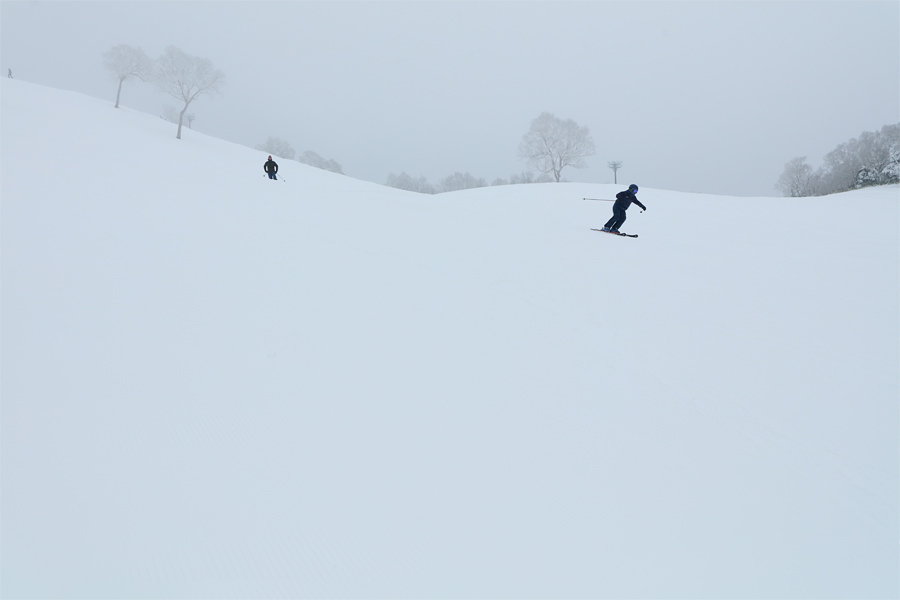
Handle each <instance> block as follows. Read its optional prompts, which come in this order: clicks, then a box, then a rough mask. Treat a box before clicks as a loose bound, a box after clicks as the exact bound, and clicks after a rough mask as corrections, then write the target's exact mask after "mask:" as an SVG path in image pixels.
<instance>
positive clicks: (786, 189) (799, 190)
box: [775, 156, 815, 198]
mask: <svg viewBox="0 0 900 600" xmlns="http://www.w3.org/2000/svg"><path fill="white" fill-rule="evenodd" d="M775 189H777V190H779V191H780V192H781V193H782V194H784V195H785V196H790V197H792V198H800V197H803V196H812V195H814V194H815V175H814V174H813V170H812V167H810V166H809V164H807V162H806V157H805V156H798V157H797V158H792V159H791V160H789V161H788V162H787V164H785V165H784V172H783V173H782V174H781V177H779V178H778V183H776V184H775Z"/></svg>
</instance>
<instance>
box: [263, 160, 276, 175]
mask: <svg viewBox="0 0 900 600" xmlns="http://www.w3.org/2000/svg"><path fill="white" fill-rule="evenodd" d="M263 171H265V172H266V173H268V174H269V179H278V178H277V177H275V173H277V172H278V163H277V162H275V161H274V160H272V157H271V156H269V160H267V161H266V164H265V165H263Z"/></svg>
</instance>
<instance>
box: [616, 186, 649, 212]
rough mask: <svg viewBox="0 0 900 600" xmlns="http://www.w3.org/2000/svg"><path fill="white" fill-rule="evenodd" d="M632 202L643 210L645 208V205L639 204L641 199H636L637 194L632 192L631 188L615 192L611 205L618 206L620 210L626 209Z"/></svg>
mask: <svg viewBox="0 0 900 600" xmlns="http://www.w3.org/2000/svg"><path fill="white" fill-rule="evenodd" d="M632 202H634V203H635V204H637V205H638V206H640V207H641V208H643V209H644V210H647V207H646V206H644V205H643V204H641V201H640V200H638V199H637V196H635V195H634V192H632V191H631V190H625V191H624V192H619V193H618V194H616V203H615V204H614V205H613V206H618V207H619V208H621V209H622V210H628V207H629V206H631V203H632Z"/></svg>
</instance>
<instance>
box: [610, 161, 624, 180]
mask: <svg viewBox="0 0 900 600" xmlns="http://www.w3.org/2000/svg"><path fill="white" fill-rule="evenodd" d="M606 166H607V167H609V168H610V169H612V172H613V183H619V178H618V177H617V176H616V172H617V171H618V170H619V169H621V168H622V161H620V160H613V161H610V162H608V163H606Z"/></svg>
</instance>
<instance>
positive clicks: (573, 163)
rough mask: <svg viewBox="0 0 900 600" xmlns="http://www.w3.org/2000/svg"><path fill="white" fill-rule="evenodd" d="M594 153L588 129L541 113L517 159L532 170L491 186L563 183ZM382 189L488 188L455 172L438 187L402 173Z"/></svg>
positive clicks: (436, 191) (437, 191) (392, 176)
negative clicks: (567, 172)
mask: <svg viewBox="0 0 900 600" xmlns="http://www.w3.org/2000/svg"><path fill="white" fill-rule="evenodd" d="M595 153H596V148H595V146H594V140H593V138H591V133H590V130H589V129H588V128H587V126H581V125H578V123H576V122H575V121H574V120H572V119H566V120H563V119H560V118H558V117H556V116H555V115H553V114H552V113H549V112H543V113H541V114H540V115H539V116H538V117H537V118H535V119H534V120H533V121H532V122H531V127H530V128H529V130H528V132H527V133H526V134H525V135H524V136H522V140H521V142H520V143H519V150H518V157H519V158H520V159H521V160H524V161H525V162H526V163H527V165H528V166H529V167H530V168H531V169H533V170H526V171H523V172H521V173H517V174H513V175H511V176H510V178H509V179H502V178H499V177H498V178H497V179H495V180H494V181H493V182H492V183H491V185H492V186H494V185H510V184H520V183H548V182H552V181H556V182H560V181H565V179H563V178H562V171H563V169H565V168H567V167H572V168H574V169H583V168H584V167H586V166H587V163H586V162H585V158H587V157H588V156H591V155H593V154H595ZM612 164H613V163H610V165H612ZM615 164H616V165H617V166H616V169H614V172H615V170H618V168H619V167H621V166H622V163H621V162H617V163H615ZM610 168H612V166H610ZM535 171H536V172H537V174H536V173H535ZM385 185H387V186H389V187H394V188H399V189H402V190H408V191H411V192H419V193H422V194H440V193H444V192H456V191H459V190H466V189H471V188H478V187H487V185H488V183H487V180H486V179H484V178H480V177H475V176H473V175H472V174H471V173H469V172H466V173H460V172H458V171H457V172H456V173H453V174H452V175H448V176H447V177H445V178H443V179H441V180H440V181H439V182H438V183H437V185H432V184H430V183H428V180H427V179H425V177H411V176H410V175H408V174H407V173H406V172H405V171H403V172H401V173H400V174H399V175H395V174H394V173H390V174H389V175H388V178H387V181H386V182H385Z"/></svg>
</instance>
